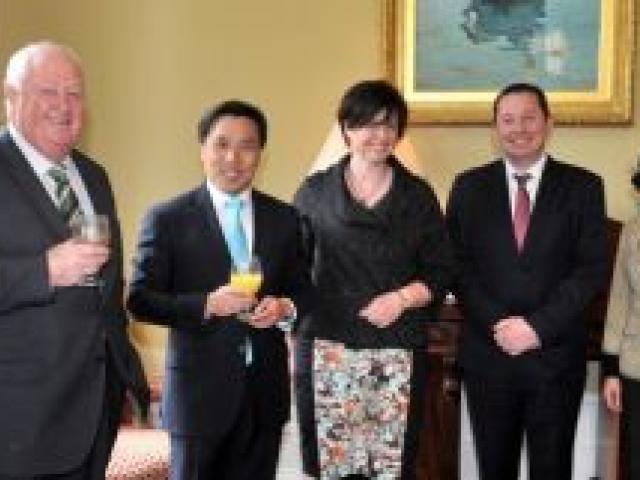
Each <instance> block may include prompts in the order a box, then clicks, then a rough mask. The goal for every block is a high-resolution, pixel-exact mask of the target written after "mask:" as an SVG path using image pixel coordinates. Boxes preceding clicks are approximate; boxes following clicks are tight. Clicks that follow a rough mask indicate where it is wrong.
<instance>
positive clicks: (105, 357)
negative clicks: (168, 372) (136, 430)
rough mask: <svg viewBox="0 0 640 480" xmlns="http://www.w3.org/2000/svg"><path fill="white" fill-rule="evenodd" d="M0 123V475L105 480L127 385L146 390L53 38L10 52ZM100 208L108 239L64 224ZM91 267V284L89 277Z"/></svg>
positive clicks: (74, 101) (77, 71)
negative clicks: (0, 126)
mask: <svg viewBox="0 0 640 480" xmlns="http://www.w3.org/2000/svg"><path fill="white" fill-rule="evenodd" d="M4 94H5V105H6V108H7V120H8V128H7V129H6V130H4V131H2V132H0V204H2V208H1V209H0V479H3V480H5V479H29V478H38V479H42V480H46V479H54V478H55V479H58V480H65V479H67V480H70V479H100V478H104V475H105V469H106V465H107V462H108V459H109V454H110V452H111V447H112V445H113V442H114V440H115V436H116V432H117V428H118V425H119V421H120V413H121V411H122V405H123V402H124V392H125V389H129V390H131V391H132V392H134V393H135V394H136V396H137V397H138V399H139V400H140V401H141V402H142V404H143V405H146V402H147V401H148V388H147V384H146V381H145V378H144V374H143V372H142V368H141V364H140V362H139V359H138V357H137V354H136V353H135V351H134V350H133V347H132V346H131V344H130V342H129V340H128V337H127V331H126V327H127V323H128V320H127V316H126V314H125V311H124V308H123V305H122V287H123V281H122V254H121V243H120V242H121V240H120V230H119V225H118V219H117V216H116V210H115V202H114V198H113V193H112V191H111V187H110V185H109V180H108V178H107V175H106V172H105V171H104V169H103V168H102V167H100V166H99V165H98V164H97V163H95V162H94V161H92V160H91V159H89V158H88V157H87V156H85V155H84V154H82V153H81V152H79V151H78V150H76V149H75V148H74V145H75V144H76V142H77V141H78V138H79V136H80V132H81V130H82V126H83V124H84V122H83V109H84V75H83V72H82V67H81V65H80V61H79V59H78V57H77V55H76V54H75V53H74V52H73V51H71V50H70V49H69V48H67V47H64V46H61V45H57V44H54V43H51V42H39V43H34V44H30V45H27V46H25V47H23V48H21V49H20V50H18V51H16V52H15V53H14V54H13V55H12V56H11V58H10V59H9V62H8V65H7V73H6V77H5V81H4ZM94 213H96V214H102V215H106V216H107V218H108V223H109V225H110V230H111V236H110V242H109V244H108V245H107V244H100V243H91V242H88V241H83V240H81V239H79V238H72V237H71V230H70V225H69V223H68V222H69V221H70V220H71V219H77V218H79V217H81V216H91V215H93V214H94ZM87 276H94V277H95V276H97V277H99V279H98V280H97V281H96V282H92V283H91V284H89V282H86V278H87Z"/></svg>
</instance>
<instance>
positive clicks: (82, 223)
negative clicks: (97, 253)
mask: <svg viewBox="0 0 640 480" xmlns="http://www.w3.org/2000/svg"><path fill="white" fill-rule="evenodd" d="M109 225H110V224H109V217H108V216H107V215H102V214H92V215H78V216H76V217H75V218H74V219H72V220H71V222H70V223H69V227H70V228H71V235H72V236H73V238H75V239H76V240H78V241H80V242H84V243H95V244H100V245H109V243H110V242H111V231H110V226H109ZM81 285H82V286H85V287H99V286H101V285H102V279H101V278H100V276H99V275H98V274H89V275H86V276H85V278H84V280H83V281H82V283H81Z"/></svg>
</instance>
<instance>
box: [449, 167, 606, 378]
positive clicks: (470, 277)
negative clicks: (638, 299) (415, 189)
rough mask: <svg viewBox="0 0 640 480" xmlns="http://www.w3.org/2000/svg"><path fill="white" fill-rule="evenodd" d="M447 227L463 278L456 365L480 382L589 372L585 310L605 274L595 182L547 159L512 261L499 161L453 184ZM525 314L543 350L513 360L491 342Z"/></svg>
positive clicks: (601, 195)
mask: <svg viewBox="0 0 640 480" xmlns="http://www.w3.org/2000/svg"><path fill="white" fill-rule="evenodd" d="M447 210H448V211H447V216H448V224H449V228H450V234H451V237H452V241H453V242H454V246H455V248H456V251H457V256H458V260H459V262H460V266H461V270H462V272H463V274H462V278H461V281H460V286H459V294H460V296H461V299H462V303H463V308H464V318H465V323H464V330H463V337H462V345H461V362H462V366H463V368H464V369H466V370H467V371H473V372H476V373H480V374H482V375H489V376H491V375H510V374H521V373H523V374H526V375H530V376H531V377H532V378H534V379H535V378H553V377H554V376H557V375H560V374H562V373H566V372H570V371H572V370H573V371H582V370H583V369H584V365H585V352H586V322H585V319H584V318H583V316H582V314H583V310H584V309H585V307H586V306H587V304H588V303H589V301H590V300H591V299H592V298H593V296H594V294H595V293H597V292H598V291H599V289H600V288H602V286H603V283H604V281H605V272H606V237H605V212H604V193H603V186H602V181H601V179H600V177H598V176H596V175H594V174H593V173H590V172H588V171H587V170H584V169H581V168H578V167H575V166H570V165H567V164H564V163H560V162H557V161H555V160H553V159H551V158H550V159H548V161H547V163H546V165H545V168H544V171H543V173H542V178H541V181H540V186H539V190H538V193H537V196H536V200H535V204H534V208H533V211H532V215H531V220H530V224H529V230H528V233H527V238H526V239H525V244H524V249H523V251H522V253H521V254H518V252H517V249H516V243H515V238H514V236H513V227H512V220H511V210H510V206H509V198H508V187H507V180H506V174H505V167H504V163H503V162H502V161H496V162H493V163H490V164H488V165H485V166H482V167H478V168H474V169H472V170H469V171H467V172H464V173H463V174H461V175H460V176H458V178H457V179H456V180H455V183H454V185H453V189H452V192H451V196H450V199H449V203H448V209H447ZM509 315H523V316H524V317H526V318H527V319H528V321H529V322H530V323H531V325H532V326H533V328H534V329H535V331H536V332H537V333H538V335H539V337H540V340H541V343H542V347H541V348H540V349H537V350H535V351H532V352H529V353H525V354H524V355H521V356H519V357H516V358H512V357H509V356H507V355H506V354H504V353H503V352H502V351H501V350H500V349H499V348H498V347H497V346H496V345H495V342H494V340H493V332H492V327H493V325H494V324H495V323H496V322H497V321H498V320H500V319H502V318H505V317H507V316H509Z"/></svg>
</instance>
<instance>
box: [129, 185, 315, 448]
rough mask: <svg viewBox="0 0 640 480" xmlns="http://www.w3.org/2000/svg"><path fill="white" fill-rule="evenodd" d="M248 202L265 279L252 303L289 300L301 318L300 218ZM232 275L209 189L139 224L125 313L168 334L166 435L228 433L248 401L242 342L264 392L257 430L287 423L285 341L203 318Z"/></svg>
mask: <svg viewBox="0 0 640 480" xmlns="http://www.w3.org/2000/svg"><path fill="white" fill-rule="evenodd" d="M252 195H253V208H254V222H255V223H254V225H255V235H254V236H255V240H254V250H255V253H256V255H258V257H259V258H260V260H261V265H262V269H263V276H264V281H263V284H262V287H261V289H260V292H259V294H258V296H259V297H260V296H264V295H275V296H286V297H290V298H291V299H292V300H293V301H294V302H295V304H296V306H297V308H298V315H301V314H302V313H303V312H304V310H305V308H306V305H308V299H309V296H308V295H309V285H310V281H309V279H308V274H307V273H306V272H307V271H306V269H305V265H304V262H303V255H302V250H301V241H300V228H299V219H298V215H297V213H296V211H295V210H294V209H293V207H291V206H288V205H286V204H284V203H283V202H280V201H278V200H276V199H274V198H272V197H269V196H267V195H265V194H263V193H261V192H258V191H255V190H254V191H253V192H252ZM230 267H231V258H230V255H229V253H228V250H227V246H226V243H225V240H224V237H223V233H222V229H221V227H220V224H219V222H218V219H217V217H216V213H215V208H214V206H213V203H212V201H211V198H210V195H209V192H208V190H207V188H206V184H203V185H201V186H200V187H198V188H197V189H195V190H192V191H190V192H187V193H184V194H182V195H180V196H178V197H177V198H174V199H172V200H170V201H168V202H166V203H163V204H161V205H158V206H155V207H154V208H152V209H151V210H150V211H149V213H148V214H147V215H146V217H145V219H144V220H143V224H142V228H141V232H140V238H139V243H138V249H137V256H136V260H135V268H134V273H133V277H132V282H131V286H130V294H129V299H128V303H127V305H128V307H129V309H130V310H131V312H132V313H133V314H135V315H136V316H137V317H138V318H139V319H140V320H142V321H145V322H150V323H154V324H158V325H165V326H168V327H170V333H169V343H168V348H167V357H166V376H165V385H164V388H163V409H162V413H163V424H164V426H165V428H167V429H168V430H169V431H170V432H172V433H175V434H181V435H205V436H209V437H219V436H222V435H224V434H225V433H226V432H227V431H228V430H229V428H231V426H232V424H233V422H234V421H235V419H236V416H237V411H238V408H239V407H240V404H241V399H242V396H243V395H244V393H245V387H246V381H245V375H246V374H247V371H246V367H245V364H244V354H243V347H244V344H245V339H246V336H247V335H249V336H250V337H251V341H252V344H253V349H254V364H253V365H252V366H251V369H252V372H253V375H254V378H255V379H256V381H257V382H258V385H259V388H260V391H261V394H260V398H259V406H260V408H259V410H260V413H259V421H261V422H276V423H278V424H280V423H284V422H285V421H286V420H287V419H288V416H289V407H290V393H289V374H288V355H287V348H286V344H285V342H284V334H283V332H282V331H281V330H280V329H278V328H277V327H271V328H267V329H254V328H250V327H249V326H248V325H245V324H243V323H241V322H239V321H237V320H235V319H233V318H212V319H209V320H205V319H204V318H203V316H204V308H205V302H206V297H207V294H208V293H209V292H211V291H212V290H215V289H216V288H217V287H219V286H221V285H224V284H226V283H227V282H228V278H229V271H230Z"/></svg>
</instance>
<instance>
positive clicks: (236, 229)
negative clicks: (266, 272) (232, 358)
mask: <svg viewBox="0 0 640 480" xmlns="http://www.w3.org/2000/svg"><path fill="white" fill-rule="evenodd" d="M243 208H244V200H243V199H242V198H240V197H237V196H231V197H229V198H228V199H227V200H226V201H225V202H224V218H223V221H222V224H223V225H222V231H223V233H224V238H225V240H226V242H227V248H229V253H230V254H231V259H232V260H233V263H234V265H235V266H236V268H241V269H246V268H248V267H249V246H248V242H247V236H246V234H245V233H244V228H243V226H242V209H243ZM240 349H241V352H242V353H243V355H244V363H245V365H247V366H249V365H251V364H252V363H253V344H252V342H251V338H249V336H246V337H245V339H244V345H242V346H241V347H240Z"/></svg>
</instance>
